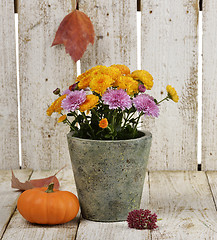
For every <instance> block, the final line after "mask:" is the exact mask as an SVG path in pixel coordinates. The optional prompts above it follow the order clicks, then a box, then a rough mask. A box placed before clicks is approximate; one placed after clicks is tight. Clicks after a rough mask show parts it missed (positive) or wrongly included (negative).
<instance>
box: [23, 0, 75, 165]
mask: <svg viewBox="0 0 217 240" xmlns="http://www.w3.org/2000/svg"><path fill="white" fill-rule="evenodd" d="M71 10H72V6H71V0H49V1H44V0H43V1H38V0H31V1H29V0H20V2H19V51H20V54H19V57H20V89H21V128H22V131H21V133H22V160H23V164H22V165H23V167H30V168H33V169H54V168H60V167H62V166H64V165H65V164H69V163H70V160H69V159H70V158H69V153H68V147H67V140H66V133H67V132H68V131H69V129H68V128H67V126H63V124H58V123H57V119H58V117H59V116H57V114H56V117H54V116H51V117H48V116H47V115H46V110H47V107H48V106H49V105H50V104H51V103H52V101H53V100H55V99H56V97H55V96H54V95H53V94H52V91H53V90H54V89H55V88H56V87H59V88H61V89H63V90H64V89H66V88H67V87H68V86H69V85H71V84H72V83H73V81H74V79H75V77H76V76H75V73H76V65H75V64H74V63H73V61H72V60H71V58H70V56H69V55H66V53H65V49H64V46H56V47H52V48H51V44H52V42H53V39H54V36H55V32H56V31H57V29H58V26H59V24H60V22H61V21H62V19H63V17H64V16H65V15H67V14H68V13H69V12H70V11H71Z"/></svg>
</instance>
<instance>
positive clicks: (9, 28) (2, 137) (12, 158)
mask: <svg viewBox="0 0 217 240" xmlns="http://www.w3.org/2000/svg"><path fill="white" fill-rule="evenodd" d="M0 55H1V56H0V73H1V75H0V84H1V87H0V95H1V96H2V97H1V101H0V109H1V114H0V132H1V134H0V152H1V156H0V168H1V169H10V168H18V167H19V146H18V144H19V141H18V121H17V111H18V110H17V78H16V77H17V74H16V46H15V24H14V0H8V1H1V4H0Z"/></svg>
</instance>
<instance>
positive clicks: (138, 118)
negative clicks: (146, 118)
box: [133, 112, 143, 137]
mask: <svg viewBox="0 0 217 240" xmlns="http://www.w3.org/2000/svg"><path fill="white" fill-rule="evenodd" d="M142 115H143V112H141V113H140V114H139V116H138V117H137V121H136V124H135V126H134V130H133V137H135V134H136V130H137V126H138V123H139V120H140V118H141V116H142Z"/></svg>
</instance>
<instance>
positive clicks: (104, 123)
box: [99, 118, 108, 128]
mask: <svg viewBox="0 0 217 240" xmlns="http://www.w3.org/2000/svg"><path fill="white" fill-rule="evenodd" d="M99 127H100V128H107V127H108V120H107V118H103V119H101V120H100V121H99Z"/></svg>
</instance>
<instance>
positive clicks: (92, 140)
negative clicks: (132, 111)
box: [67, 131, 152, 143]
mask: <svg viewBox="0 0 217 240" xmlns="http://www.w3.org/2000/svg"><path fill="white" fill-rule="evenodd" d="M138 132H139V133H142V134H144V135H143V136H141V137H138V138H132V139H126V140H125V139H121V140H94V139H86V138H78V137H73V136H72V134H73V132H72V131H71V132H69V133H68V134H67V136H69V137H72V138H74V139H76V140H78V141H85V142H98V143H100V142H101V143H109V142H110V143H111V142H115V143H119V142H132V141H138V140H141V139H148V138H151V137H152V134H151V132H149V131H138Z"/></svg>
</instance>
